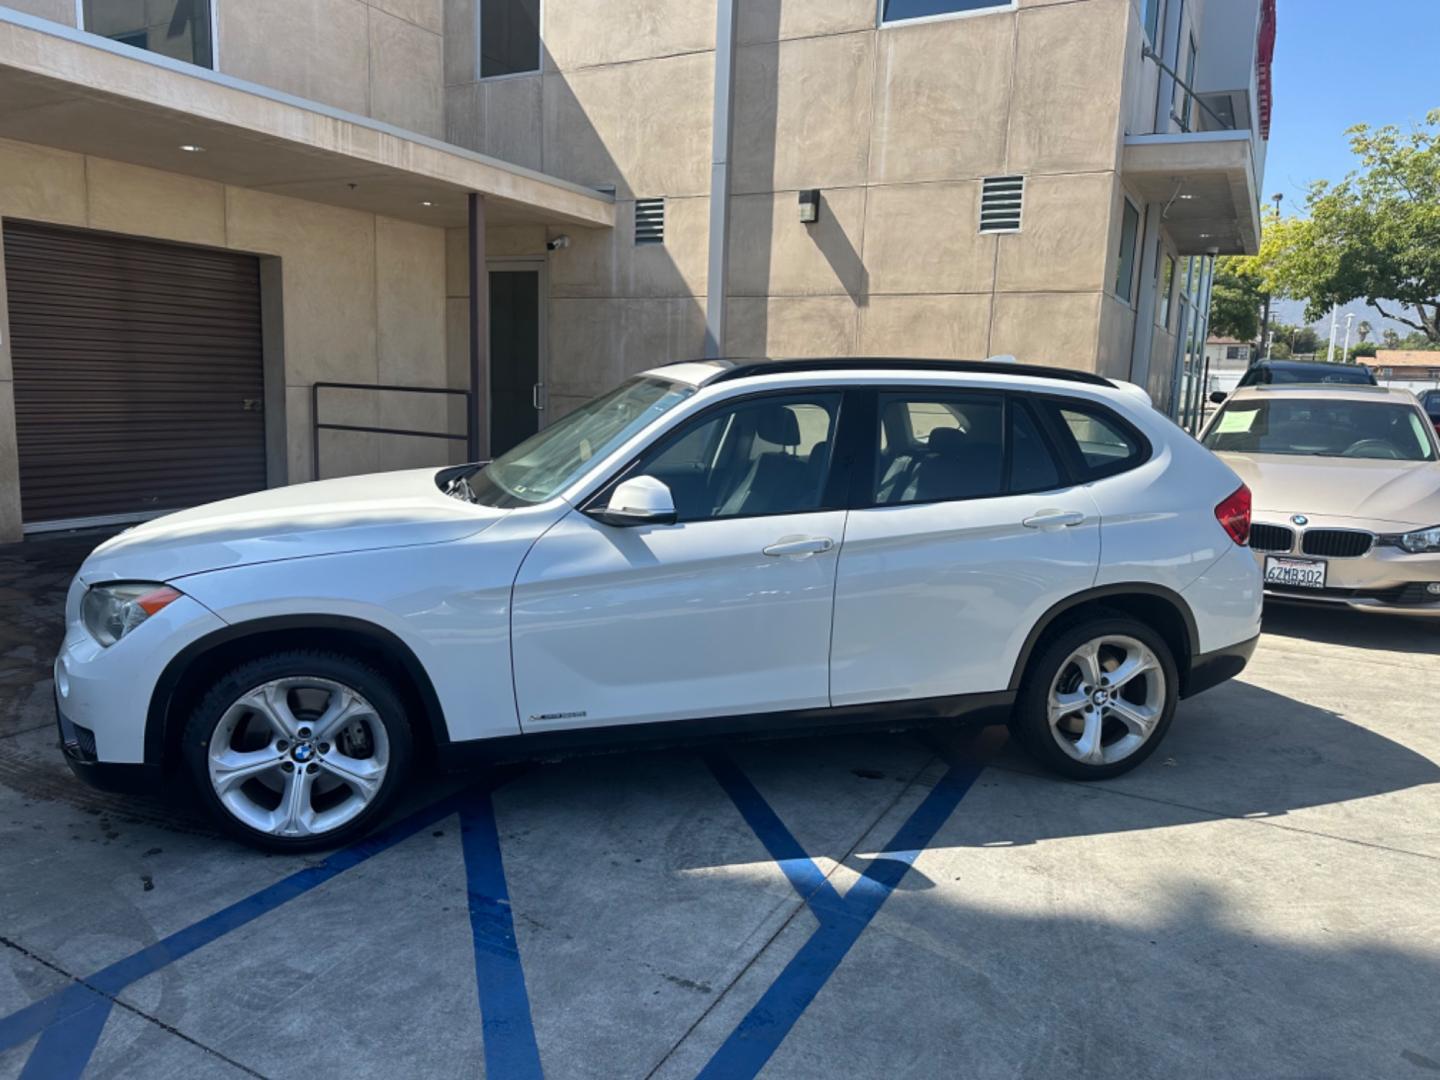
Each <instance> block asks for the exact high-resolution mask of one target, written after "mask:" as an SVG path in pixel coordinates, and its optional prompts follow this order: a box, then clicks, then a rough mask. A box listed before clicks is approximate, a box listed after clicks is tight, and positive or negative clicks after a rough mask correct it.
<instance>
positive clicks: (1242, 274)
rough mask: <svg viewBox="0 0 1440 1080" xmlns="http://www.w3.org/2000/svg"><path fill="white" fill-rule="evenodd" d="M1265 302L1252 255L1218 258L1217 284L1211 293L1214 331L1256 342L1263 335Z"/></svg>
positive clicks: (1211, 323)
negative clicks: (1263, 306)
mask: <svg viewBox="0 0 1440 1080" xmlns="http://www.w3.org/2000/svg"><path fill="white" fill-rule="evenodd" d="M1264 302H1265V300H1264V297H1263V296H1262V295H1261V292H1260V274H1259V273H1258V271H1257V268H1256V267H1255V265H1254V260H1253V259H1247V258H1244V257H1240V256H1224V257H1222V258H1219V259H1216V260H1215V285H1214V288H1213V289H1212V291H1211V293H1210V332H1211V333H1212V334H1214V335H1216V336H1217V337H1228V338H1234V339H1235V340H1236V341H1248V342H1253V341H1254V340H1255V339H1256V338H1257V337H1259V335H1260V308H1261V306H1262V305H1263V304H1264Z"/></svg>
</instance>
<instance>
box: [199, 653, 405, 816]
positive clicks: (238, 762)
mask: <svg viewBox="0 0 1440 1080" xmlns="http://www.w3.org/2000/svg"><path fill="white" fill-rule="evenodd" d="M389 764H390V740H389V736H388V735H387V734H386V730H385V725H384V724H383V723H382V722H381V720H380V716H379V714H378V713H377V712H376V711H375V708H374V707H373V706H372V705H371V704H370V703H369V702H368V701H367V700H366V699H365V698H364V697H363V696H362V695H361V694H360V693H359V692H358V691H356V690H355V689H354V688H352V687H349V686H346V685H344V684H343V683H339V682H335V681H334V680H332V679H324V678H320V677H318V676H293V677H288V678H283V679H273V680H271V681H270V682H267V683H264V684H262V685H260V686H257V687H255V688H254V689H252V690H250V691H248V692H246V693H244V694H242V695H240V697H238V698H237V699H236V700H235V701H234V702H233V703H232V704H231V705H230V706H229V707H228V708H227V709H226V710H225V711H224V712H223V713H222V714H221V716H220V720H219V722H218V723H217V724H216V725H215V730H214V733H213V734H212V736H211V738H210V745H209V749H208V766H209V776H210V785H211V787H212V789H213V790H214V792H215V795H216V797H217V798H218V799H219V800H220V802H221V804H222V805H223V806H224V807H225V809H226V810H227V811H229V813H230V814H232V815H233V816H234V817H235V818H236V819H237V820H238V821H240V822H241V823H242V824H244V825H247V826H248V827H250V828H252V829H255V830H257V831H259V832H262V833H267V834H269V835H271V836H277V837H289V838H299V837H315V836H321V835H323V834H325V833H328V832H332V831H334V830H336V829H339V828H340V827H341V826H343V825H345V824H346V823H347V822H350V821H353V820H354V819H355V818H356V817H357V816H358V815H359V814H360V813H361V812H363V811H364V810H365V808H366V807H367V806H369V805H370V804H371V803H372V802H373V801H374V800H375V798H376V796H377V795H379V793H380V789H381V786H382V785H383V784H384V782H385V774H386V772H387V770H388V769H389Z"/></svg>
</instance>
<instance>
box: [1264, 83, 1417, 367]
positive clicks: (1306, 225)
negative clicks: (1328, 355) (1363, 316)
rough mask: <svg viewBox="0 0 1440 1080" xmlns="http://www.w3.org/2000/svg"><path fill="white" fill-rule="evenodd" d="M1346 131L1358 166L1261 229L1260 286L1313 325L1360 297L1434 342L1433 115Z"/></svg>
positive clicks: (1315, 188)
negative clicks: (1292, 303)
mask: <svg viewBox="0 0 1440 1080" xmlns="http://www.w3.org/2000/svg"><path fill="white" fill-rule="evenodd" d="M1348 134H1349V136H1350V147H1351V149H1352V150H1353V151H1354V153H1355V156H1356V157H1357V158H1358V159H1359V163H1360V168H1358V169H1357V170H1356V171H1354V172H1352V173H1351V174H1350V175H1349V176H1347V177H1346V178H1345V179H1344V180H1343V181H1341V182H1340V183H1339V184H1335V185H1333V186H1332V185H1330V184H1327V183H1325V182H1324V181H1320V182H1318V183H1316V184H1314V185H1312V186H1311V188H1310V193H1309V195H1308V196H1307V197H1306V209H1307V211H1308V216H1307V217H1305V218H1291V219H1287V220H1285V221H1281V222H1278V223H1274V224H1273V225H1272V227H1271V228H1269V229H1267V230H1266V236H1265V239H1264V241H1263V242H1262V244H1261V252H1260V257H1259V264H1260V276H1261V278H1262V288H1264V289H1265V290H1268V291H1270V292H1273V293H1275V294H1276V295H1285V296H1293V297H1299V298H1301V299H1303V300H1305V302H1306V311H1305V314H1306V318H1307V319H1310V320H1311V321H1315V320H1317V319H1320V318H1323V317H1324V316H1325V314H1326V313H1327V312H1328V311H1329V310H1330V309H1331V308H1332V307H1334V306H1335V305H1337V304H1348V303H1351V302H1352V301H1355V300H1364V301H1365V302H1366V303H1368V304H1370V305H1371V306H1372V307H1374V308H1375V309H1376V310H1378V311H1379V312H1380V313H1381V314H1382V315H1384V316H1385V317H1386V318H1390V319H1394V320H1395V321H1396V322H1400V323H1404V324H1405V325H1406V326H1409V327H1411V328H1413V329H1414V330H1415V331H1417V332H1418V333H1420V334H1423V335H1424V337H1425V340H1426V341H1427V342H1430V343H1432V344H1440V109H1437V110H1435V111H1433V112H1431V113H1430V114H1429V116H1427V117H1426V120H1425V123H1424V124H1422V125H1420V126H1419V127H1417V128H1416V129H1415V130H1414V131H1411V132H1409V133H1408V134H1403V133H1402V132H1401V131H1400V129H1399V128H1396V127H1393V126H1387V127H1381V128H1375V129H1371V128H1369V127H1367V126H1366V125H1364V124H1361V125H1359V126H1357V127H1353V128H1351V129H1350V130H1349V132H1348Z"/></svg>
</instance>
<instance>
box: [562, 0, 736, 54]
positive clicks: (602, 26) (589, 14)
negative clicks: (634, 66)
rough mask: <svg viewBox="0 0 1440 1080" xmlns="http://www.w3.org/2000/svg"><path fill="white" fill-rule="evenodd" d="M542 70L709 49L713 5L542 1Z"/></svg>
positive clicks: (658, 0)
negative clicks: (543, 66)
mask: <svg viewBox="0 0 1440 1080" xmlns="http://www.w3.org/2000/svg"><path fill="white" fill-rule="evenodd" d="M543 17H544V20H545V50H546V53H547V58H546V68H547V70H551V71H570V70H573V69H575V68H580V67H588V66H593V65H596V64H619V63H625V62H628V61H631V60H646V59H652V58H654V57H657V56H676V55H679V54H681V53H692V52H701V51H705V50H713V49H714V48H715V5H714V4H710V3H696V2H695V0H647V2H645V3H620V4H616V3H610V4H597V3H596V2H595V0H545V5H544V16H543Z"/></svg>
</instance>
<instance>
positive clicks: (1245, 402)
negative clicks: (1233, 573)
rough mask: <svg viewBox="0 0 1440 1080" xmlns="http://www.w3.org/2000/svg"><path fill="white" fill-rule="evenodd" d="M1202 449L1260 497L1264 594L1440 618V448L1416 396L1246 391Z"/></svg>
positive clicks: (1212, 427)
mask: <svg viewBox="0 0 1440 1080" xmlns="http://www.w3.org/2000/svg"><path fill="white" fill-rule="evenodd" d="M1202 441H1203V442H1204V443H1205V445H1206V446H1207V447H1209V448H1210V449H1211V450H1213V451H1214V452H1215V453H1216V454H1218V455H1219V456H1220V457H1221V458H1222V459H1223V460H1224V461H1225V463H1226V464H1227V465H1229V466H1230V467H1231V468H1232V469H1234V470H1235V471H1236V472H1237V473H1239V474H1240V476H1241V478H1242V479H1243V480H1244V481H1245V483H1247V484H1248V485H1249V486H1250V490H1251V491H1252V492H1254V496H1255V510H1254V519H1253V520H1254V524H1253V525H1252V527H1251V530H1250V546H1251V547H1252V548H1253V549H1254V551H1255V557H1256V558H1257V559H1258V560H1260V562H1261V564H1262V566H1263V567H1264V571H1265V593H1266V595H1267V596H1270V597H1274V598H1275V599H1284V600H1310V601H1319V602H1323V603H1331V604H1343V605H1347V606H1349V607H1352V608H1361V609H1364V610H1367V611H1392V612H1401V613H1405V614H1414V615H1436V616H1440V442H1437V435H1436V432H1435V429H1434V428H1433V427H1432V426H1431V424H1430V421H1429V419H1428V418H1427V416H1426V415H1425V412H1424V410H1423V409H1421V407H1420V402H1419V400H1418V399H1417V398H1416V397H1415V395H1414V394H1412V393H1410V392H1409V391H1408V390H1391V389H1387V388H1385V387H1379V386H1376V387H1357V386H1346V387H1339V386H1328V385H1326V386H1319V385H1315V386H1304V385H1288V386H1257V387H1249V388H1246V389H1242V390H1239V391H1237V392H1236V393H1234V394H1233V395H1231V396H1230V398H1229V399H1227V400H1226V402H1225V404H1224V407H1223V408H1221V409H1220V410H1219V411H1218V412H1217V413H1216V414H1215V415H1214V417H1212V418H1211V420H1210V423H1209V425H1208V426H1207V427H1206V429H1205V434H1204V436H1203V437H1202Z"/></svg>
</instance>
